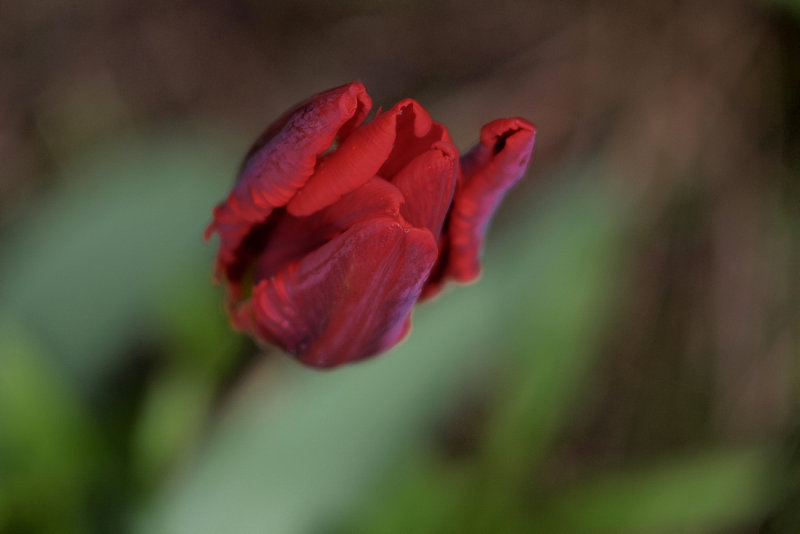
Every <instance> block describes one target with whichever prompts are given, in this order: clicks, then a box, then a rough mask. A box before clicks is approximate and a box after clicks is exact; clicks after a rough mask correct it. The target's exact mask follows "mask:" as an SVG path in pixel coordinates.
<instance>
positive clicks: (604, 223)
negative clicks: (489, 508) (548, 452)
mask: <svg viewBox="0 0 800 534" xmlns="http://www.w3.org/2000/svg"><path fill="white" fill-rule="evenodd" d="M607 195H608V193H607V192H605V191H595V193H594V194H593V195H592V196H589V195H588V194H587V192H586V191H582V190H575V189H573V190H570V191H567V192H566V193H565V194H564V195H563V196H562V197H561V198H560V199H559V201H560V204H559V206H558V209H553V210H551V211H550V212H548V213H547V214H546V216H545V217H542V218H540V219H539V220H537V221H536V226H535V227H534V228H533V236H532V242H535V246H530V247H526V248H522V249H519V250H517V252H516V254H513V253H511V251H506V256H505V257H515V256H516V257H517V258H518V261H519V263H520V265H524V266H525V268H524V269H512V270H511V273H510V274H511V275H512V276H514V275H516V276H515V278H512V279H511V280H510V284H511V286H512V287H518V288H523V287H524V288H525V289H524V292H522V291H520V290H517V291H519V293H518V295H517V297H516V298H517V300H518V303H517V304H516V306H517V308H518V310H519V313H517V314H514V315H510V316H509V318H508V320H509V322H510V324H509V326H508V327H507V331H508V333H509V335H510V336H511V337H510V339H509V340H508V341H507V343H509V344H510V345H511V346H512V353H513V356H514V359H513V361H512V362H510V365H509V366H508V369H507V370H506V374H507V380H506V381H505V382H504V383H503V387H502V390H501V392H500V397H499V399H498V401H497V402H496V406H495V410H494V413H493V414H492V418H491V421H490V424H489V426H488V428H487V430H486V433H487V445H486V451H485V453H484V458H485V459H486V460H487V461H489V462H491V463H492V465H491V466H490V467H489V468H488V469H489V470H490V471H491V473H490V475H491V476H492V477H495V478H499V479H507V478H511V479H516V480H517V482H519V479H520V478H523V479H525V478H527V476H528V474H529V473H530V468H531V464H532V463H533V462H535V461H536V460H537V459H538V457H539V456H540V455H541V454H543V452H544V451H545V449H546V448H547V446H548V445H549V444H550V442H551V441H552V439H553V438H554V436H555V434H556V432H557V431H558V430H559V429H560V427H561V425H563V424H564V422H565V420H566V418H565V416H566V413H567V411H568V410H569V409H570V407H571V403H572V402H573V400H574V399H575V398H576V396H577V394H578V393H579V389H580V386H581V384H582V383H583V378H584V376H585V375H586V374H587V372H588V370H589V367H590V366H591V364H592V363H593V361H594V356H596V355H597V350H596V348H597V344H598V337H599V335H600V333H601V331H602V330H603V327H605V326H607V322H608V321H609V320H610V319H611V318H612V314H611V313H609V312H610V310H613V302H612V301H611V297H612V290H613V289H615V288H614V285H615V282H616V280H617V279H618V277H619V272H618V270H619V268H620V265H619V263H620V262H619V258H620V254H621V247H620V238H621V232H620V226H621V223H622V220H623V216H624V215H623V213H622V212H621V209H622V207H621V206H618V205H616V203H614V202H612V199H611V198H609V197H608V196H607ZM509 298H514V297H512V296H511V295H509Z"/></svg>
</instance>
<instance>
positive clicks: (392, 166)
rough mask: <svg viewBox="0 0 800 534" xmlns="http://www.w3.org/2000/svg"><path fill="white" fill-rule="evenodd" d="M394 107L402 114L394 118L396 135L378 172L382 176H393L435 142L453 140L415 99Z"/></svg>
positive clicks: (449, 141) (401, 102)
mask: <svg viewBox="0 0 800 534" xmlns="http://www.w3.org/2000/svg"><path fill="white" fill-rule="evenodd" d="M396 108H402V109H403V110H404V113H403V114H402V115H401V116H400V117H399V118H398V119H397V136H396V140H395V143H394V147H392V152H391V153H390V154H389V157H388V159H387V160H386V163H384V164H383V166H382V167H381V168H380V170H379V171H378V174H379V175H380V176H383V177H384V178H387V179H389V178H392V177H393V176H394V175H396V174H397V173H398V172H400V170H401V169H402V168H403V167H404V166H405V165H406V163H408V162H409V161H411V160H412V159H414V158H415V157H417V156H419V155H420V154H422V153H423V152H425V151H426V150H429V149H430V148H431V147H432V146H433V145H434V144H435V143H437V142H439V141H444V142H447V143H452V139H450V134H449V133H448V131H447V128H445V127H444V126H443V125H441V124H439V123H438V122H435V121H433V120H432V119H431V116H430V115H429V114H428V112H427V111H425V108H423V107H422V106H421V105H420V104H419V103H418V102H417V101H416V100H412V99H410V98H407V99H405V100H402V101H400V102H398V104H397V105H396V106H395V109H396Z"/></svg>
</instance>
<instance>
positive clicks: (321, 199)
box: [287, 99, 442, 216]
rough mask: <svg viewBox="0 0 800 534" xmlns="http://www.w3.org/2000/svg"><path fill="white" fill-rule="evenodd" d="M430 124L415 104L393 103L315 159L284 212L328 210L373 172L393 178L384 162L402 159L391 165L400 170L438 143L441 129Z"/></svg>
mask: <svg viewBox="0 0 800 534" xmlns="http://www.w3.org/2000/svg"><path fill="white" fill-rule="evenodd" d="M432 124H433V123H432V122H431V118H430V115H428V113H427V112H426V111H425V110H424V109H422V106H420V105H419V104H418V103H417V102H415V101H413V100H410V99H406V100H402V101H400V102H398V103H397V104H396V105H395V106H394V107H393V108H392V109H390V110H389V111H387V112H385V113H382V114H379V115H378V116H377V117H375V119H374V120H373V121H371V122H369V123H366V124H363V125H362V126H361V127H360V128H358V129H357V130H355V131H354V132H353V133H352V134H351V135H350V137H348V138H347V140H345V141H344V142H342V143H341V144H340V145H339V147H338V148H337V149H336V150H335V151H333V152H332V153H331V154H329V155H327V156H326V157H325V158H323V159H322V160H320V162H319V164H318V165H317V169H316V171H315V172H314V175H313V176H312V177H311V178H310V179H309V180H308V182H307V183H306V185H305V186H304V187H303V188H302V189H301V190H299V191H298V192H297V194H296V195H295V197H294V198H293V199H292V201H291V202H289V205H288V206H287V209H288V210H289V213H291V214H292V215H296V216H303V215H310V214H311V213H314V212H315V211H318V210H320V209H322V208H324V207H326V206H330V205H331V204H333V203H334V202H336V201H337V200H338V199H339V198H340V197H341V196H342V195H343V194H345V193H348V192H350V191H352V190H354V189H355V188H357V187H359V186H361V185H362V184H363V183H365V182H366V181H367V180H369V179H370V178H372V177H373V176H375V175H376V174H379V175H380V176H382V177H384V178H390V177H391V176H393V174H391V175H390V174H385V172H384V171H385V168H386V163H387V158H389V159H391V155H394V156H395V159H396V160H397V159H398V157H400V156H402V157H403V158H405V159H403V160H402V161H398V162H397V163H395V164H393V166H396V167H397V169H396V170H399V168H400V167H401V166H402V165H405V164H406V163H407V162H408V161H409V160H410V159H412V158H413V157H414V156H416V155H418V154H419V153H421V152H423V151H424V150H427V149H429V148H430V147H431V145H432V144H433V143H434V142H436V141H438V140H440V138H441V137H442V130H441V129H437V130H436V132H433V131H432V127H431V126H432ZM432 133H433V134H434V135H433V136H432V135H431V134H432ZM401 139H402V141H401ZM411 139H413V140H415V142H412V141H411ZM415 143H416V144H415ZM407 145H413V146H412V148H413V150H405V149H404V150H401V151H399V150H398V146H403V147H406V146H407ZM379 169H380V172H379Z"/></svg>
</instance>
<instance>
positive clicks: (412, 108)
mask: <svg viewBox="0 0 800 534" xmlns="http://www.w3.org/2000/svg"><path fill="white" fill-rule="evenodd" d="M392 112H394V113H395V114H397V115H405V114H406V113H410V114H412V115H413V116H414V135H415V136H416V137H424V136H425V134H427V133H428V132H430V131H431V126H433V119H431V116H430V114H429V113H428V112H427V111H426V110H425V108H423V107H422V105H421V104H420V103H419V102H417V101H416V100H414V99H413V98H404V99H403V100H401V101H400V102H398V103H397V104H395V105H394V107H393V108H392Z"/></svg>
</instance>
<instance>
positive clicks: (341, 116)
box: [206, 82, 372, 272]
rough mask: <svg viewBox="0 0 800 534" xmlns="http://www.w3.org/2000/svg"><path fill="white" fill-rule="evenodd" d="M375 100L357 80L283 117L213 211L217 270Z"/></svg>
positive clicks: (233, 258) (224, 266) (261, 140)
mask: <svg viewBox="0 0 800 534" xmlns="http://www.w3.org/2000/svg"><path fill="white" fill-rule="evenodd" d="M371 105H372V102H371V100H370V98H369V96H368V95H367V93H366V89H365V88H364V86H363V85H362V84H360V83H357V82H354V83H350V84H347V85H344V86H342V87H338V88H336V89H331V90H330V91H326V92H324V93H320V94H318V95H316V96H314V97H312V98H311V99H309V100H307V101H306V102H305V103H303V104H301V105H300V106H298V107H297V108H295V109H294V110H292V111H291V112H290V113H288V114H286V115H284V116H283V117H282V118H281V119H279V120H278V121H277V122H276V123H275V124H274V125H273V126H271V127H270V128H268V129H267V130H266V131H265V132H264V134H262V135H261V137H260V138H259V140H258V141H256V144H255V145H254V147H253V148H252V149H251V150H250V152H249V153H248V157H247V158H246V159H245V162H244V164H243V166H242V172H241V174H240V176H239V180H238V182H237V183H236V185H235V187H234V189H233V191H232V192H231V193H230V195H228V198H227V199H226V200H225V202H223V203H221V204H220V205H219V206H217V207H216V209H215V210H214V221H213V222H212V223H211V225H210V226H209V227H208V229H207V230H206V237H208V236H210V234H211V233H212V232H214V231H216V232H218V233H219V235H220V251H219V254H218V257H217V271H218V272H219V271H224V270H226V269H227V268H228V267H230V265H231V264H232V263H234V262H236V261H237V256H236V255H237V250H238V248H239V246H240V245H241V244H242V242H243V241H244V239H245V237H247V235H248V234H249V232H250V231H251V230H252V228H253V227H254V226H255V225H256V224H258V223H261V222H263V221H265V220H266V219H267V217H269V215H270V214H271V213H272V210H273V209H274V208H277V207H281V206H284V205H286V203H287V202H288V201H289V200H290V199H291V198H292V197H293V196H294V194H295V193H296V192H297V190H298V189H300V188H301V187H302V186H303V185H304V184H305V183H306V181H307V180H308V178H309V177H310V176H311V174H312V173H313V172H314V167H315V165H316V163H317V158H318V157H319V156H320V154H322V153H323V152H325V151H326V150H327V149H328V148H329V147H330V146H331V144H332V143H333V141H334V139H335V138H336V136H337V133H339V132H340V131H341V133H342V134H343V135H346V134H349V133H350V132H351V131H352V130H353V129H354V128H355V127H356V126H357V123H360V121H362V120H363V119H364V117H365V116H366V114H367V112H368V111H369V108H370V107H371Z"/></svg>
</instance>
